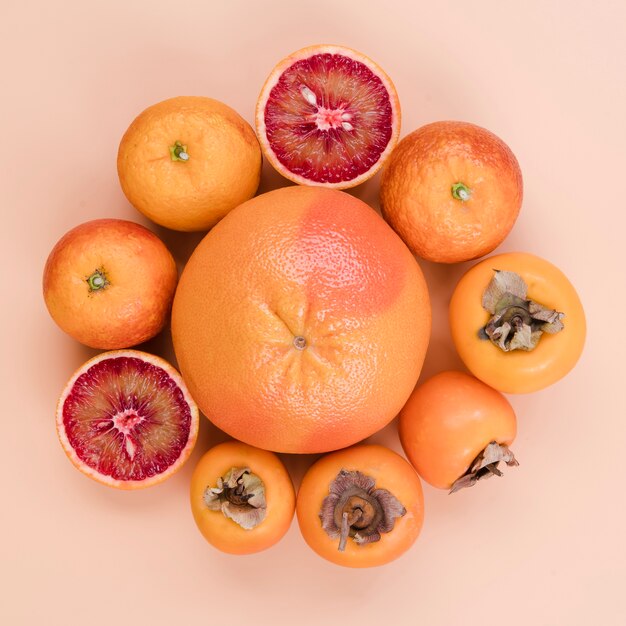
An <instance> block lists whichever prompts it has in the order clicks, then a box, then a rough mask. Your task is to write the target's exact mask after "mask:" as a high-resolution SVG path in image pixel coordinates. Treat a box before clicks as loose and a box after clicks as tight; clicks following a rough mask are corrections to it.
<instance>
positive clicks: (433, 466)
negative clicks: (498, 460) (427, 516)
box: [399, 371, 517, 489]
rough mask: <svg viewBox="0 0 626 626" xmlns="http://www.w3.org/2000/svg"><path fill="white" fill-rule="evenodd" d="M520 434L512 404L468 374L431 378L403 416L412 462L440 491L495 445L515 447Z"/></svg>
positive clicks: (402, 426)
mask: <svg viewBox="0 0 626 626" xmlns="http://www.w3.org/2000/svg"><path fill="white" fill-rule="evenodd" d="M516 431H517V422H516V419H515V413H514V411H513V408H512V407H511V405H510V404H509V402H508V400H507V399H506V398H505V397H504V396H503V395H502V394H501V393H499V392H497V391H496V390H495V389H492V388H491V387H488V386H487V385H485V384H484V383H482V382H480V381H479V380H478V379H477V378H474V377H473V376H469V375H468V374H464V373H463V372H454V371H448V372H441V373H439V374H436V375H435V376H433V377H432V378H429V379H428V380H427V381H426V382H425V383H424V384H423V385H420V386H419V387H418V388H417V389H416V390H415V391H414V392H413V394H412V395H411V397H410V398H409V401H408V402H407V403H406V405H405V406H404V408H403V409H402V411H401V412H400V421H399V434H400V441H401V443H402V447H403V448H404V451H405V453H406V455H407V457H408V458H409V461H411V463H412V464H413V467H415V469H416V470H417V473H418V474H419V475H420V476H421V477H422V478H423V479H424V480H425V481H426V482H427V483H430V484H431V485H433V486H434V487H439V488H440V489H449V488H450V487H451V486H452V483H453V482H454V481H455V480H457V479H458V478H460V477H461V476H462V475H463V474H464V473H465V472H466V471H467V469H468V468H469V467H470V465H471V464H472V461H473V460H474V459H475V458H476V457H477V456H478V455H479V454H480V452H482V450H484V449H485V448H486V447H487V445H488V444H489V443H491V442H492V441H495V442H497V443H502V444H506V445H507V446H508V445H510V444H511V443H512V442H513V440H514V439H515V434H516Z"/></svg>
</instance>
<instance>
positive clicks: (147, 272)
mask: <svg viewBox="0 0 626 626" xmlns="http://www.w3.org/2000/svg"><path fill="white" fill-rule="evenodd" d="M177 280H178V272H177V270H176V263H175V262H174V258H173V257H172V255H171V254H170V252H169V250H168V249H167V248H166V247H165V244H164V243H163V242H162V241H161V240H160V239H159V238H158V237H157V236H156V235H155V234H154V233H152V232H150V231H149V230H148V229H147V228H144V227H143V226H141V225H139V224H135V223H134V222H127V221H126V220H117V219H101V220H93V221H91V222H86V223H84V224H81V225H80V226H77V227H76V228H73V229H72V230H70V231H69V232H68V233H66V234H65V235H64V236H63V237H62V238H61V239H60V240H59V241H58V243H57V244H56V245H55V246H54V248H53V249H52V252H51V253H50V256H49V257H48V260H47V262H46V266H45V268H44V273H43V295H44V299H45V302H46V306H47V307H48V311H49V312H50V315H51V316H52V319H53V320H54V321H55V322H56V323H57V324H58V325H59V327H60V328H61V329H62V330H64V331H65V332H66V333H67V334H68V335H71V336H72V337H74V339H76V340H78V341H80V342H81V343H84V344H85V345H87V346H90V347H92V348H101V349H104V350H114V349H118V348H128V347H129V346H134V345H136V344H138V343H141V342H143V341H147V340H148V339H150V338H152V337H154V336H155V335H156V334H157V333H158V332H160V331H161V330H162V329H163V327H164V326H165V324H166V323H167V322H168V321H169V313H170V308H171V305H172V298H173V297H174V290H175V289H176V281H177Z"/></svg>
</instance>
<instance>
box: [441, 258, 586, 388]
mask: <svg viewBox="0 0 626 626" xmlns="http://www.w3.org/2000/svg"><path fill="white" fill-rule="evenodd" d="M450 328H451V331H452V339H453V341H454V344H455V346H456V349H457V351H458V353H459V356H460V357H461V359H462V361H463V362H464V363H465V365H466V367H467V368H468V369H469V370H470V371H471V372H472V374H474V376H476V377H477V378H479V379H480V380H482V381H483V382H485V383H487V384H488V385H490V386H491V387H494V388H495V389H498V390H499V391H502V392H504V393H529V392H532V391H538V390H539V389H543V388H544V387H547V386H549V385H551V384H553V383H555V382H556V381H557V380H560V379H561V378H563V376H565V375H566V374H567V373H568V372H569V371H570V370H571V369H572V368H573V367H574V365H576V362H577V361H578V359H579V357H580V355H581V353H582V350H583V346H584V343H585V335H586V324H585V313H584V311H583V307H582V304H581V302H580V299H579V297H578V294H577V293H576V290H575V289H574V287H573V286H572V284H571V283H570V282H569V280H568V279H567V277H566V276H565V275H564V274H563V272H561V270H559V269H558V268H557V267H555V266H554V265H552V263H549V262H548V261H546V260H544V259H542V258H540V257H538V256H534V255H532V254H528V253H525V252H511V253H507V254H499V255H496V256H493V257H489V258H488V259H485V260H484V261H481V262H480V263H478V264H477V265H475V266H474V267H472V268H471V269H470V270H469V271H468V272H467V273H466V274H465V275H464V276H463V277H462V278H461V280H460V281H459V283H458V285H457V286H456V288H455V290H454V293H453V295H452V299H451V301H450Z"/></svg>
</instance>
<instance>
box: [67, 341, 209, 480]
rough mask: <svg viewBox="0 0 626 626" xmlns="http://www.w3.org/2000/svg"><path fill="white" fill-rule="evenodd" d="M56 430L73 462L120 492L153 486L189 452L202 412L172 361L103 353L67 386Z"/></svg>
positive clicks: (136, 354) (128, 352)
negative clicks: (171, 363)
mask: <svg viewBox="0 0 626 626" xmlns="http://www.w3.org/2000/svg"><path fill="white" fill-rule="evenodd" d="M57 432H58V435H59V439H60V440H61V444H62V445H63V449H64V450H65V453H66V454H67V456H68V457H69V459H70V461H72V463H73V464H74V465H75V466H76V467H77V468H78V469H79V470H80V471H81V472H83V473H84V474H86V475H87V476H89V477H90V478H93V479H94V480H96V481H98V482H101V483H104V484H105V485H108V486H110V487H117V488H118V489H137V488H141V487H149V486H151V485H154V484H156V483H159V482H162V481H163V480H165V479H166V478H168V477H169V476H171V475H172V474H174V473H175V472H176V471H177V470H178V469H180V467H181V466H182V465H183V463H184V462H185V461H186V460H187V458H188V457H189V455H190V454H191V451H192V450H193V447H194V445H195V443H196V439H197V436H198V408H197V406H196V404H195V403H194V401H193V400H192V399H191V396H190V395H189V393H188V391H187V389H186V387H185V384H184V382H183V380H182V378H181V377H180V374H179V373H178V372H177V371H176V370H175V369H174V368H173V367H172V366H171V365H170V364H169V363H168V362H167V361H164V360H163V359H161V358H159V357H157V356H154V355H152V354H147V353H146V352H140V351H138V350H117V351H112V352H104V353H103V354H100V355H98V356H96V357H94V358H93V359H91V360H90V361H87V363H85V364H84V365H82V366H81V367H80V368H78V370H77V371H76V372H75V373H74V375H73V376H72V378H71V379H70V380H69V382H68V383H67V385H66V386H65V389H64V390H63V393H62V394H61V397H60V398H59V403H58V406H57Z"/></svg>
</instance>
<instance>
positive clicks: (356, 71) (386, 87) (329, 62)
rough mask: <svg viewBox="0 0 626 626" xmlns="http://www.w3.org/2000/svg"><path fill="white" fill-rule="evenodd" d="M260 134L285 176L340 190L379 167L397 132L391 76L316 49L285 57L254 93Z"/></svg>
mask: <svg viewBox="0 0 626 626" xmlns="http://www.w3.org/2000/svg"><path fill="white" fill-rule="evenodd" d="M256 124H257V134H258V135H259V140H260V142H261V146H262V148H263V150H264V153H265V155H266V157H267V158H268V160H269V161H270V162H271V163H272V165H273V166H274V167H275V168H276V169H277V170H278V171H279V172H280V173H281V174H282V175H283V176H285V177H286V178H289V179H290V180H293V181H294V182H297V183H301V184H309V185H321V186H325V187H334V188H337V189H345V188H348V187H353V186H355V185H358V184H359V183H362V182H364V181H365V180H367V179H368V178H370V177H371V176H373V175H374V173H375V172H376V171H377V170H378V169H379V168H380V167H381V166H382V164H383V162H384V161H385V160H386V158H387V156H388V155H389V154H390V152H391V150H392V149H393V147H394V146H395V144H396V142H397V140H398V136H399V133H400V105H399V102H398V97H397V94H396V91H395V88H394V86H393V83H392V82H391V80H390V79H389V77H388V76H387V75H386V74H385V73H384V72H383V71H382V70H381V69H380V67H378V66H377V65H376V64H375V63H374V62H373V61H371V60H370V59H368V58H367V57H365V56H363V55H362V54H360V53H358V52H355V51H354V50H350V49H349V48H343V47H340V46H313V47H311V48H305V49H304V50H300V51H299V52H296V53H294V54H292V55H291V56H289V57H287V58H286V59H285V60H284V61H282V62H281V63H279V64H278V65H277V66H276V68H274V70H273V71H272V73H271V74H270V77H269V78H268V79H267V81H266V83H265V86H264V87H263V90H262V92H261V95H260V96H259V101H258V104H257V113H256Z"/></svg>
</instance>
